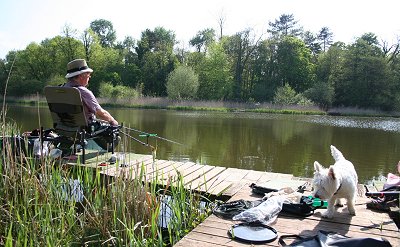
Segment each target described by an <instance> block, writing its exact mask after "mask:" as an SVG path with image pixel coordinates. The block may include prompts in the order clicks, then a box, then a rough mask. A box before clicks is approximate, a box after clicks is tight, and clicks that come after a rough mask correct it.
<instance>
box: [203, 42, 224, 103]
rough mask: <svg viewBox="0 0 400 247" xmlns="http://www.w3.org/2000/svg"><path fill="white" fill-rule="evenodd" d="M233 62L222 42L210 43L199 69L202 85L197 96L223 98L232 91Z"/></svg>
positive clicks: (211, 98)
mask: <svg viewBox="0 0 400 247" xmlns="http://www.w3.org/2000/svg"><path fill="white" fill-rule="evenodd" d="M230 68H231V64H230V63H229V60H228V57H227V55H226V54H225V52H224V48H223V45H222V42H219V43H213V44H211V45H209V49H208V52H207V55H206V56H205V57H204V61H203V63H202V66H201V67H200V69H199V72H198V73H199V78H200V85H199V90H198V92H197V96H198V97H199V98H200V99H207V100H223V99H227V98H229V97H230V94H231V92H232V75H231V72H230Z"/></svg>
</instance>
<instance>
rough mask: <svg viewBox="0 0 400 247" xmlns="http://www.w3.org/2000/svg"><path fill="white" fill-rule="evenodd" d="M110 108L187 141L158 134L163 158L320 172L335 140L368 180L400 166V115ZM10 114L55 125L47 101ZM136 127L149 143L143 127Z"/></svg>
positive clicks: (30, 124) (133, 147) (128, 146)
mask: <svg viewBox="0 0 400 247" xmlns="http://www.w3.org/2000/svg"><path fill="white" fill-rule="evenodd" d="M109 111H110V112H111V114H112V115H113V116H114V117H115V118H116V119H117V120H118V121H119V122H120V123H123V125H124V126H125V127H129V128H131V129H135V130H140V131H144V132H148V133H155V134H157V135H158V136H160V137H163V138H167V139H170V140H173V141H176V142H179V143H182V144H183V145H177V144H174V143H171V142H167V141H163V140H160V139H155V138H150V139H149V143H150V144H151V145H153V146H157V158H158V159H171V160H178V161H186V160H187V161H193V162H197V163H200V164H207V165H213V166H224V167H235V168H242V169H251V170H257V171H268V172H280V173H290V174H294V175H295V176H302V177H312V176H313V169H314V166H313V163H314V161H315V160H317V161H319V162H320V163H321V164H322V165H324V166H328V165H330V164H333V158H332V157H331V154H330V148H329V146H330V145H331V144H332V145H335V146H336V147H337V148H338V149H339V150H341V151H342V153H343V154H344V156H345V157H346V158H347V159H348V160H350V161H352V162H353V164H354V165H355V167H356V170H357V173H358V175H359V181H360V182H365V181H367V180H370V179H373V178H377V177H379V176H386V175H387V173H388V172H392V173H395V172H396V165H397V162H398V161H399V160H400V119H397V118H370V117H338V116H306V115H281V114H266V113H243V112H240V113H215V112H184V111H172V110H147V109H146V110H141V109H127V108H121V109H109ZM7 117H8V118H9V119H13V120H14V121H16V123H17V124H18V125H19V126H20V128H21V131H28V130H32V129H35V128H38V127H39V126H44V128H50V127H51V126H52V120H51V116H50V113H49V111H48V109H47V107H42V108H37V107H27V106H9V108H8V112H7ZM125 131H127V130H125ZM129 134H130V135H131V136H133V137H135V138H138V139H139V140H141V141H144V142H146V139H143V138H142V137H139V133H137V132H135V131H130V132H129ZM156 140H157V142H156ZM119 148H124V149H125V150H129V151H133V152H137V153H143V154H151V151H150V149H149V148H148V147H145V146H143V145H141V144H139V143H138V142H135V141H132V140H130V139H129V138H123V141H122V143H121V145H120V146H119Z"/></svg>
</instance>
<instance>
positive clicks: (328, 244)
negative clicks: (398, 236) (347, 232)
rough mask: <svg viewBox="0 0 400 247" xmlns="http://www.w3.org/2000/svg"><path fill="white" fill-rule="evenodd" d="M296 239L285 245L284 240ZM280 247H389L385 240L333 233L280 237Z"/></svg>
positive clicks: (324, 232)
mask: <svg viewBox="0 0 400 247" xmlns="http://www.w3.org/2000/svg"><path fill="white" fill-rule="evenodd" d="M293 238H294V239H298V240H297V241H295V242H293V243H292V244H290V245H287V244H286V243H285V241H284V239H293ZM279 244H280V245H281V246H297V247H347V246H348V247H391V246H392V245H391V244H390V243H389V241H388V240H386V239H385V238H350V237H347V236H344V235H341V234H339V233H335V232H326V231H322V230H320V231H318V234H317V235H315V236H312V237H301V236H299V235H282V236H281V237H279Z"/></svg>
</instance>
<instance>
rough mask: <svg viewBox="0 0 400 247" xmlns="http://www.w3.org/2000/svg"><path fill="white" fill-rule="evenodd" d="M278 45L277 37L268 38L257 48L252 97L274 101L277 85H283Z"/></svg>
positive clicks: (258, 99)
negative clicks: (280, 76)
mask: <svg viewBox="0 0 400 247" xmlns="http://www.w3.org/2000/svg"><path fill="white" fill-rule="evenodd" d="M277 47H278V41H277V40H276V39H268V40H264V41H263V42H261V43H260V45H258V46H257V49H256V50H255V57H256V59H255V60H254V63H253V65H252V67H253V77H254V90H253V92H252V97H253V98H254V99H255V100H257V101H261V102H262V101H272V100H273V97H274V94H275V91H276V89H277V87H278V86H280V85H281V83H280V82H279V79H278V67H277V65H278V62H277Z"/></svg>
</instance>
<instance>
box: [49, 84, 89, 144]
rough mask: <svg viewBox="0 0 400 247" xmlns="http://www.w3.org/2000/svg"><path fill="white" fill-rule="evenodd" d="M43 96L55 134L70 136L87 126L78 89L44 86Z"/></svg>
mask: <svg viewBox="0 0 400 247" xmlns="http://www.w3.org/2000/svg"><path fill="white" fill-rule="evenodd" d="M44 94H45V96H46V100H47V104H48V105H49V110H50V112H51V117H52V118H53V123H54V129H55V130H56V131H57V132H62V134H64V135H70V136H72V135H74V134H76V132H77V131H79V130H81V129H82V128H84V127H86V126H87V121H86V117H85V113H84V109H83V103H82V99H81V93H80V92H79V89H77V88H74V87H58V86H46V87H45V88H44Z"/></svg>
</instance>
